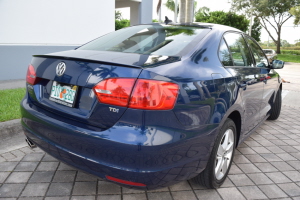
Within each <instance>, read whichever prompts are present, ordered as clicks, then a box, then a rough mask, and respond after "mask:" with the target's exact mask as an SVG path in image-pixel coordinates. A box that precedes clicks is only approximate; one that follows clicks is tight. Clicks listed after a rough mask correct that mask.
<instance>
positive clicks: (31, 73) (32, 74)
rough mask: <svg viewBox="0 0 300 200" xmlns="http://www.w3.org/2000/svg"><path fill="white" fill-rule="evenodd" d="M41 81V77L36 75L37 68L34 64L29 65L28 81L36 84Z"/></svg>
mask: <svg viewBox="0 0 300 200" xmlns="http://www.w3.org/2000/svg"><path fill="white" fill-rule="evenodd" d="M38 81H39V78H37V77H36V73H35V69H34V67H33V66H32V65H29V66H28V69H27V75H26V82H27V83H29V84H31V85H34V84H36V83H37V82H38Z"/></svg>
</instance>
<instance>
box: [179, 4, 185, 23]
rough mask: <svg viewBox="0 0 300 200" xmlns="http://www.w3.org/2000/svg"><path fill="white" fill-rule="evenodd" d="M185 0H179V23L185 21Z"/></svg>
mask: <svg viewBox="0 0 300 200" xmlns="http://www.w3.org/2000/svg"><path fill="white" fill-rule="evenodd" d="M185 11H186V0H180V5H179V23H185V13H186V12H185Z"/></svg>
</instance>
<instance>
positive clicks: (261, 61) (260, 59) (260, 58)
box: [246, 36, 269, 67]
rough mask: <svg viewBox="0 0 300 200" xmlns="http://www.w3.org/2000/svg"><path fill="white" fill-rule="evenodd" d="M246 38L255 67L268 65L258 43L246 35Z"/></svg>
mask: <svg viewBox="0 0 300 200" xmlns="http://www.w3.org/2000/svg"><path fill="white" fill-rule="evenodd" d="M246 40H247V42H248V44H249V47H250V49H251V50H252V53H253V57H254V60H255V62H256V67H267V66H268V65H269V64H268V60H267V58H266V57H265V54H264V52H263V51H262V50H261V48H260V47H259V46H258V44H257V43H256V42H255V41H253V40H252V39H251V38H249V37H247V36H246Z"/></svg>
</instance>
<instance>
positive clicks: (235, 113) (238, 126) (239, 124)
mask: <svg viewBox="0 0 300 200" xmlns="http://www.w3.org/2000/svg"><path fill="white" fill-rule="evenodd" d="M227 118H230V119H231V120H232V121H233V122H234V123H235V127H236V147H237V145H238V144H239V140H240V134H241V128H242V118H241V114H240V113H239V111H237V110H235V111H233V112H232V113H230V115H229V116H228V117H227Z"/></svg>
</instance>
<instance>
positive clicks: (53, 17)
mask: <svg viewBox="0 0 300 200" xmlns="http://www.w3.org/2000/svg"><path fill="white" fill-rule="evenodd" d="M114 18H115V1H111V0H110V1H107V0H85V1H82V0H1V1H0V27H1V28H0V44H39V45H41V44H44V45H47V44H52V45H53V44H56V45H79V44H83V43H86V42H88V41H90V40H92V39H94V38H96V37H99V36H100V35H104V34H106V33H108V32H111V31H114V28H115V27H114Z"/></svg>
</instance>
